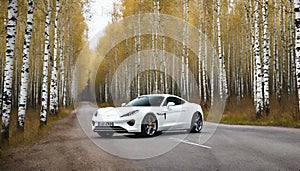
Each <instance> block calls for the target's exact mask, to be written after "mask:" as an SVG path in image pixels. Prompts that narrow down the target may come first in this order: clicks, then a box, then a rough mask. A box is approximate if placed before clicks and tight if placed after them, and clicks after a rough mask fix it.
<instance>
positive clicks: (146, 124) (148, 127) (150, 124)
mask: <svg viewBox="0 0 300 171" xmlns="http://www.w3.org/2000/svg"><path fill="white" fill-rule="evenodd" d="M157 128H158V124H157V119H156V117H155V116H154V115H153V114H148V115H146V116H145V118H144V119H143V122H142V136H145V137H151V136H154V135H155V134H156V133H157Z"/></svg>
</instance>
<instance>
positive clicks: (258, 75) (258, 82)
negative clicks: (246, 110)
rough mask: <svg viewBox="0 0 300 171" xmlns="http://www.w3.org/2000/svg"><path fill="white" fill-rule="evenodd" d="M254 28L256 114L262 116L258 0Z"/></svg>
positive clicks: (255, 6) (256, 1)
mask: <svg viewBox="0 0 300 171" xmlns="http://www.w3.org/2000/svg"><path fill="white" fill-rule="evenodd" d="M254 4H255V5H254V8H255V9H254V15H255V17H254V28H255V31H254V32H255V43H254V56H255V71H256V72H255V80H256V82H255V83H256V85H255V86H256V94H257V95H256V116H257V117H260V116H261V113H262V110H263V94H262V93H263V92H262V73H261V59H260V43H259V42H260V39H259V24H258V23H259V21H258V20H259V11H258V10H259V9H258V0H255V2H254Z"/></svg>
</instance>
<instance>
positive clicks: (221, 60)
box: [217, 0, 228, 99]
mask: <svg viewBox="0 0 300 171" xmlns="http://www.w3.org/2000/svg"><path fill="white" fill-rule="evenodd" d="M220 16H221V1H220V0H217V34H218V35H217V37H218V39H217V41H218V56H219V74H220V75H219V82H220V83H219V91H220V99H223V98H224V97H226V94H227V91H228V90H227V83H226V82H227V81H226V71H225V64H224V57H223V52H222V40H221V23H220Z"/></svg>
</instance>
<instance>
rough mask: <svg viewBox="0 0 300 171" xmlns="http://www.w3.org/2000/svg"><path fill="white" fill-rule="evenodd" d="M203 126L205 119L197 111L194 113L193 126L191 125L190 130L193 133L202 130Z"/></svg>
mask: <svg viewBox="0 0 300 171" xmlns="http://www.w3.org/2000/svg"><path fill="white" fill-rule="evenodd" d="M202 128H203V119H202V115H201V114H200V113H198V112H197V113H195V114H194V115H193V118H192V121H191V126H190V132H191V133H199V132H201V130H202Z"/></svg>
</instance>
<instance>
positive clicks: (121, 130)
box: [94, 126, 127, 133]
mask: <svg viewBox="0 0 300 171" xmlns="http://www.w3.org/2000/svg"><path fill="white" fill-rule="evenodd" d="M102 131H103V132H105V131H107V132H112V131H113V132H118V133H125V132H127V130H126V129H124V128H122V127H119V126H96V127H95V129H94V132H102Z"/></svg>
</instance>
